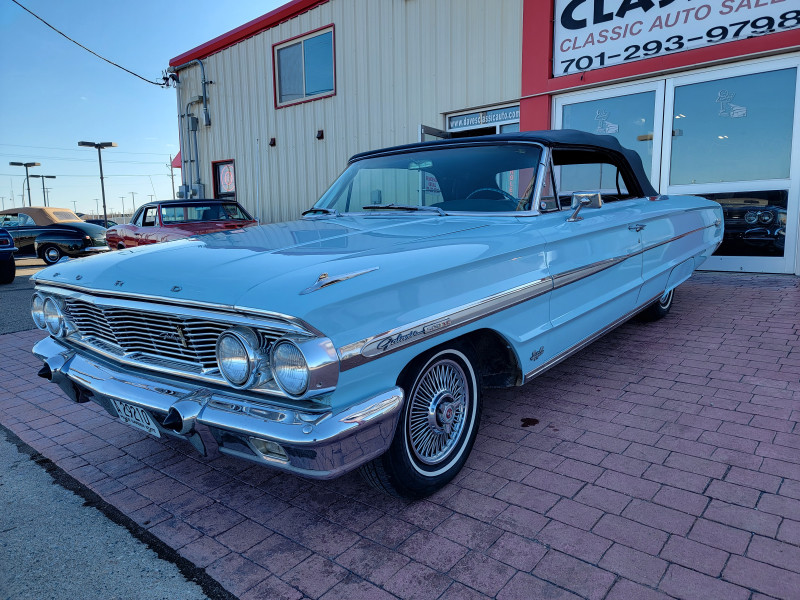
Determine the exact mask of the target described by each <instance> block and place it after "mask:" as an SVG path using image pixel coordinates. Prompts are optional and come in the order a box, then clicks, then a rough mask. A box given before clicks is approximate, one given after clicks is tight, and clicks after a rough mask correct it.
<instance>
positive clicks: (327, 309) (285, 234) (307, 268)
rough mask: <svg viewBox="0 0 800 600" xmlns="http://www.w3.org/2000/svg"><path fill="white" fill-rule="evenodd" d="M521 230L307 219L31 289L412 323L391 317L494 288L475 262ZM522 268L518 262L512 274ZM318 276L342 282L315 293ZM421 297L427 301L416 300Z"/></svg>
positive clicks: (90, 266) (312, 319) (149, 251)
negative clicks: (54, 287) (389, 316)
mask: <svg viewBox="0 0 800 600" xmlns="http://www.w3.org/2000/svg"><path fill="white" fill-rule="evenodd" d="M498 227H499V228H502V229H503V230H504V231H498V229H497V228H498ZM526 227H528V226H526V225H522V224H521V223H520V222H519V221H518V220H517V219H514V218H500V219H498V218H494V219H493V220H492V219H491V218H487V219H483V218H480V217H450V216H449V217H439V216H435V217H429V216H427V215H411V216H403V215H387V216H385V217H384V216H345V217H338V218H331V217H326V218H312V219H304V220H300V221H293V222H287V223H276V224H271V225H266V226H259V227H247V228H244V229H237V230H233V231H227V232H220V233H212V234H207V235H201V236H196V237H192V238H187V239H185V240H178V241H175V242H167V243H163V244H155V245H151V246H143V247H138V248H130V249H126V250H120V251H116V252H111V253H107V254H104V255H100V256H93V257H90V258H86V259H76V260H71V261H69V262H64V263H59V264H57V265H54V266H52V267H50V268H48V269H45V270H43V271H41V272H40V273H39V274H38V275H37V276H36V281H37V283H46V282H48V281H52V282H57V283H61V284H68V285H73V286H78V287H81V288H88V289H90V290H97V291H107V292H112V293H119V292H125V293H133V294H143V295H149V296H156V297H162V298H169V299H171V300H177V301H181V300H184V301H193V302H198V301H199V302H209V303H214V304H224V305H229V306H236V307H240V308H251V309H259V310H266V311H271V312H276V313H280V314H286V315H291V316H294V317H298V318H301V319H304V320H306V321H307V322H309V323H310V324H312V325H313V326H314V327H316V328H318V329H321V330H323V331H325V330H326V328H325V323H330V322H331V320H332V319H333V320H337V319H338V320H339V323H338V325H339V326H341V327H343V328H347V329H350V328H351V327H352V326H353V325H354V324H356V323H363V322H364V320H365V319H369V318H371V317H374V316H375V315H371V313H373V312H375V311H377V312H379V313H386V312H391V313H393V314H395V315H396V317H397V319H398V322H403V319H404V318H411V316H410V315H408V316H403V315H402V314H397V313H406V312H408V310H409V307H411V306H417V307H419V306H420V305H421V304H428V305H431V306H432V305H435V304H436V302H435V300H436V299H437V298H439V299H440V300H441V301H442V302H446V301H447V300H448V299H449V298H450V297H451V296H454V295H457V294H458V291H459V290H460V289H464V290H469V289H475V288H476V284H475V279H474V278H477V279H478V280H479V281H481V283H483V284H489V283H491V282H492V281H499V280H498V278H499V275H496V274H495V273H494V272H493V271H496V270H497V269H496V267H497V265H496V264H495V265H494V267H491V266H488V265H487V267H486V268H487V271H486V273H478V271H479V270H480V268H481V267H480V265H481V264H482V262H481V259H484V258H488V257H489V256H494V255H496V254H497V253H502V252H504V251H507V252H511V251H512V250H511V249H510V247H509V248H505V245H506V244H509V243H510V242H507V241H506V242H504V241H503V240H511V239H514V238H515V237H516V235H514V234H515V233H518V230H519V229H521V228H526ZM489 230H491V233H490V231H489ZM512 230H513V231H512ZM529 267H530V265H523V264H522V263H519V268H520V272H521V273H522V272H524V270H525V269H527V268H529ZM444 272H447V273H448V275H447V277H445V278H444V279H443V278H442V277H441V275H442V273H444ZM507 275H508V273H506V274H505V276H504V278H507V277H506V276H507ZM326 278H328V279H341V281H340V282H338V283H335V284H332V285H329V286H325V287H321V288H318V289H315V284H317V283H318V281H319V280H321V279H322V280H325V279H326ZM467 279H468V280H469V282H471V283H469V282H468V281H467ZM423 280H424V281H423ZM477 287H480V286H477ZM426 288H430V289H428V290H427V291H422V290H423V289H426ZM498 289H500V288H499V287H498ZM412 290H413V291H412ZM436 290H438V291H436ZM425 293H428V294H432V295H431V296H430V297H428V298H421V297H420V295H421V294H425ZM409 294H410V295H409ZM384 295H385V296H386V297H385V298H384V297H383V296H384ZM382 298H383V299H382ZM387 303H388V304H387ZM430 310H431V309H430V308H428V309H426V311H427V312H429V311H430ZM334 313H335V314H334ZM345 321H348V324H345ZM336 329H339V327H336Z"/></svg>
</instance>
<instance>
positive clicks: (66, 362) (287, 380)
mask: <svg viewBox="0 0 800 600" xmlns="http://www.w3.org/2000/svg"><path fill="white" fill-rule="evenodd" d="M722 234H723V221H722V211H721V209H720V207H719V205H718V204H716V203H714V202H710V201H707V200H705V199H702V198H696V197H677V196H671V197H670V196H659V195H658V194H657V193H656V192H655V190H654V189H653V188H652V187H651V185H650V183H649V182H648V181H647V178H646V177H645V175H644V173H643V169H642V164H641V161H640V159H639V157H638V155H636V154H635V153H633V152H631V151H628V150H625V149H623V148H622V147H621V146H620V145H619V144H618V142H617V141H616V140H615V139H614V138H611V137H605V136H594V135H591V134H585V133H581V132H577V131H552V132H547V131H545V132H528V133H516V134H507V135H499V136H490V137H485V138H474V139H459V140H446V141H441V142H432V143H420V144H412V145H408V146H403V147H398V148H389V149H384V150H379V151H375V152H368V153H364V154H359V155H356V156H354V157H353V158H352V159H351V160H350V164H349V167H348V168H347V170H346V171H345V172H344V173H343V174H342V176H341V177H340V178H339V179H338V180H336V181H335V182H334V184H333V185H332V187H331V188H330V189H329V190H328V191H327V192H326V193H325V194H324V195H323V196H322V198H321V199H320V200H319V202H317V204H316V205H315V206H314V207H313V208H311V209H310V210H308V211H306V213H305V215H304V217H303V218H302V219H300V220H298V221H294V222H290V223H278V224H273V225H267V226H263V227H250V228H246V229H240V230H235V231H229V232H222V233H214V234H209V235H204V236H200V237H196V238H189V239H185V240H180V241H176V242H170V243H167V244H159V245H155V246H149V247H144V248H133V249H126V250H121V251H119V252H114V253H108V254H104V255H102V256H98V257H96V258H93V259H92V260H74V261H69V262H62V263H59V264H57V265H55V266H53V267H50V268H49V269H46V270H44V271H41V272H40V273H39V274H38V276H37V277H36V292H35V295H34V297H33V302H32V313H33V318H34V321H35V322H36V324H37V325H38V326H39V327H41V328H44V329H47V331H49V333H50V337H48V338H46V339H44V340H42V341H41V342H39V343H38V344H36V346H35V348H34V350H33V351H34V353H35V354H36V355H37V356H39V357H40V358H41V359H42V360H43V361H44V363H45V365H44V367H43V368H42V370H41V371H40V375H42V376H43V377H46V378H48V379H50V380H51V381H53V382H54V383H57V384H58V385H59V386H60V387H61V388H62V389H63V390H64V391H65V392H66V393H67V394H68V395H69V396H70V397H71V398H72V399H73V400H75V401H76V402H86V401H89V400H92V401H95V402H97V403H99V404H100V405H102V406H103V407H104V408H105V409H106V410H107V411H108V412H109V413H111V414H112V415H114V416H115V417H119V419H121V420H122V421H123V422H125V423H128V424H130V425H132V426H134V427H139V428H140V429H143V430H145V431H147V432H149V433H151V434H152V435H154V436H166V435H169V436H180V437H182V438H184V439H186V440H188V441H189V442H191V443H192V444H193V445H194V446H195V447H196V448H197V449H198V450H200V451H201V452H205V451H206V450H207V449H208V448H209V444H212V446H211V447H214V446H216V447H217V448H218V449H219V451H221V452H223V453H226V454H229V455H234V456H237V457H241V458H246V459H250V460H253V461H256V462H259V463H262V464H264V465H271V466H273V467H277V468H280V469H284V470H286V471H290V472H293V473H298V474H301V475H305V476H308V477H313V478H320V479H324V478H331V477H335V476H337V475H340V474H342V473H344V472H346V471H349V470H351V469H354V468H356V467H360V468H361V470H362V472H363V473H364V475H365V476H366V478H367V480H368V481H370V482H371V483H373V484H374V485H376V486H377V487H379V488H381V489H383V490H385V491H388V492H390V493H394V494H397V495H402V496H408V497H419V496H424V495H426V494H430V493H432V492H434V491H435V490H437V489H439V488H440V487H442V486H443V485H444V484H445V483H447V482H448V481H450V480H451V479H452V478H453V477H454V476H455V474H456V473H457V472H458V470H459V469H460V468H461V467H462V465H463V464H464V462H465V461H466V459H467V456H468V455H469V452H470V449H471V448H472V445H473V442H474V440H475V436H476V432H477V428H478V423H479V421H480V415H481V388H482V386H514V385H522V384H524V383H526V382H528V381H530V380H531V379H533V378H534V377H536V376H537V375H538V374H540V373H542V372H543V371H544V370H546V369H547V368H549V367H551V366H553V365H555V364H556V363H558V362H560V361H562V360H564V359H565V358H567V357H568V356H569V355H570V354H572V353H574V352H576V351H577V350H579V349H580V348H583V347H584V346H586V345H587V344H589V343H590V342H591V341H592V340H594V339H596V338H598V337H599V336H601V335H603V334H604V333H606V332H608V331H609V330H611V329H612V328H613V327H615V326H617V325H619V324H621V323H623V322H624V321H626V320H627V319H629V318H630V317H632V316H633V315H635V314H637V313H642V314H643V315H645V316H646V317H648V318H651V319H655V318H659V317H662V316H664V315H665V314H666V313H667V312H668V311H669V309H670V306H671V304H672V301H673V292H674V290H675V288H676V287H677V286H678V285H679V284H680V283H681V282H683V281H684V280H686V279H687V278H688V277H689V276H690V275H691V274H692V271H694V269H695V268H697V266H698V265H700V264H701V263H702V262H703V261H704V260H705V259H706V258H707V257H708V256H709V255H710V254H711V253H712V252H713V251H714V250H715V249H716V248H717V246H718V245H719V243H720V241H721V239H722Z"/></svg>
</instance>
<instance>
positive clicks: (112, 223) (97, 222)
mask: <svg viewBox="0 0 800 600" xmlns="http://www.w3.org/2000/svg"><path fill="white" fill-rule="evenodd" d="M84 221H86V222H87V223H93V224H94V225H100V227H105V226H106V223H107V224H108V226H109V227H114V226H115V225H119V223H117V222H116V221H112V220H111V219H108V221H106V220H104V219H84Z"/></svg>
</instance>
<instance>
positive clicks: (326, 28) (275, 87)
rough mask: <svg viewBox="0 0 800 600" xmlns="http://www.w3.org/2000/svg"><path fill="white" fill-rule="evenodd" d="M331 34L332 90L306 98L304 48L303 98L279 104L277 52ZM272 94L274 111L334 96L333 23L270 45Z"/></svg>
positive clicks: (334, 55) (334, 33) (334, 37)
mask: <svg viewBox="0 0 800 600" xmlns="http://www.w3.org/2000/svg"><path fill="white" fill-rule="evenodd" d="M329 31H330V33H331V72H332V74H333V90H332V91H330V92H323V93H321V94H314V95H313V96H307V95H306V92H305V86H306V82H305V48H304V47H303V46H301V48H303V60H302V65H303V73H302V79H303V97H302V98H298V99H297V100H289V101H286V102H280V96H279V93H278V76H279V73H278V51H279V50H281V49H283V48H286V47H288V46H291V45H293V44H297V43H300V44H302V43H303V42H304V41H305V40H307V39H311V38H313V37H316V36H319V35H323V34H325V33H327V32H329ZM272 93H273V100H274V102H275V109H276V110H277V109H279V108H286V107H287V106H294V105H296V104H305V103H306V102H314V101H316V100H322V99H323V98H330V97H332V96H335V95H336V31H335V27H334V25H333V23H330V24H328V25H325V26H323V27H319V28H317V29H314V30H312V31H308V32H306V33H303V34H301V35H297V36H294V37H292V38H289V39H286V40H283V41H281V42H276V43H275V44H273V45H272Z"/></svg>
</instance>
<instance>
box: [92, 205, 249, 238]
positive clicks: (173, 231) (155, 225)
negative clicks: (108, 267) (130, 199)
mask: <svg viewBox="0 0 800 600" xmlns="http://www.w3.org/2000/svg"><path fill="white" fill-rule="evenodd" d="M255 224H256V221H255V219H253V217H251V216H250V215H249V214H247V211H246V210H245V209H244V208H242V207H241V206H240V205H239V203H238V202H236V201H234V200H165V201H163V202H150V203H148V204H144V205H142V206H140V207H139V210H137V211H136V213H135V214H134V215H133V218H132V219H131V222H130V223H128V224H124V225H115V226H114V227H110V228H109V229H108V230H107V231H106V240H107V241H108V245H109V247H111V248H112V249H114V250H121V249H122V248H131V247H133V246H143V245H145V244H157V243H159V242H170V241H172V240H179V239H181V238H186V237H190V236H193V235H199V234H201V233H214V232H215V231H226V230H228V229H239V228H241V227H249V226H250V225H255Z"/></svg>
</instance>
